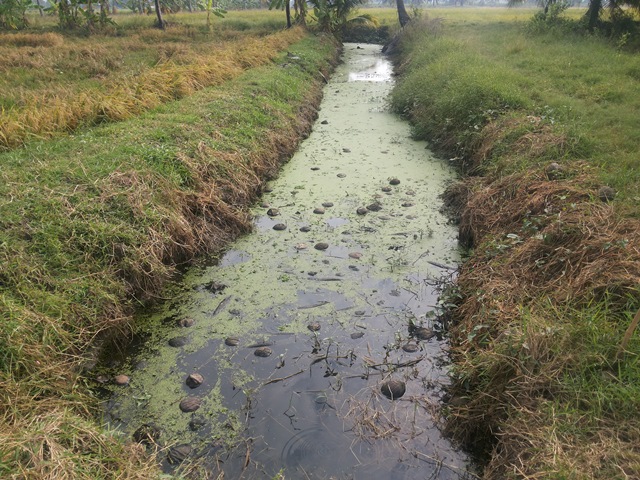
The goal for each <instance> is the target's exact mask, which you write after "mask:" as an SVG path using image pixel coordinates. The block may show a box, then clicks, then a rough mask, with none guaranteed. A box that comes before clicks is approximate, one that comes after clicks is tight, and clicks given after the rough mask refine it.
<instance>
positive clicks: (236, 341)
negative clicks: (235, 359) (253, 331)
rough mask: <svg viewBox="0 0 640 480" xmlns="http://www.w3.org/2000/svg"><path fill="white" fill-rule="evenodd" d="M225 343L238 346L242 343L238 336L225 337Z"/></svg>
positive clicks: (229, 345)
mask: <svg viewBox="0 0 640 480" xmlns="http://www.w3.org/2000/svg"><path fill="white" fill-rule="evenodd" d="M224 344H225V345H227V346H228V347H237V346H238V345H239V344H240V339H239V338H238V337H227V338H225V339H224Z"/></svg>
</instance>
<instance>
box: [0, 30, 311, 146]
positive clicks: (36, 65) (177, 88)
mask: <svg viewBox="0 0 640 480" xmlns="http://www.w3.org/2000/svg"><path fill="white" fill-rule="evenodd" d="M158 32H159V31H158ZM158 32H156V31H145V32H143V33H141V34H138V35H137V36H134V37H133V38H130V39H128V40H127V43H124V44H120V45H116V46H115V47H116V48H119V49H121V50H115V52H114V50H113V48H114V46H113V45H112V46H111V48H107V47H106V46H104V45H100V44H93V43H90V44H87V42H83V41H79V42H77V43H75V44H74V43H73V42H72V40H70V39H66V40H64V41H65V42H66V45H65V46H66V48H64V49H61V48H59V47H60V43H56V42H62V41H63V40H62V37H60V36H59V35H56V34H43V38H42V39H41V42H40V43H36V39H37V37H38V35H36V34H22V37H24V39H23V40H22V43H21V44H20V45H27V46H25V47H22V48H20V49H18V51H15V45H16V43H15V41H17V40H15V39H13V37H17V35H4V36H0V58H2V59H3V60H1V61H0V72H2V71H4V72H5V73H6V74H7V75H8V77H13V76H14V75H21V74H20V73H19V72H21V69H36V70H38V71H40V74H39V75H40V77H39V80H35V79H34V81H37V83H38V84H39V87H38V88H29V89H28V90H25V89H23V88H20V87H19V86H18V88H17V91H16V92H14V93H13V95H12V99H13V106H12V107H11V108H8V109H6V110H4V111H2V113H1V114H0V148H2V147H4V148H12V147H15V146H18V145H21V144H23V143H24V142H25V141H26V140H28V138H30V137H32V136H38V137H42V136H45V137H47V136H51V135H53V134H55V133H59V132H65V131H66V132H68V131H73V130H75V129H76V128H78V127H79V126H80V125H86V124H92V123H97V122H104V121H119V120H124V119H126V118H130V117H132V116H134V115H138V114H140V113H141V112H143V111H145V110H148V109H151V108H154V107H156V106H158V105H160V104H162V103H165V102H168V101H170V100H175V99H180V98H183V97H185V96H188V95H191V94H192V93H193V92H195V91H198V90H200V89H202V88H204V87H208V86H211V85H218V84H220V83H221V82H224V81H226V80H229V79H231V78H234V77H236V76H237V75H239V74H240V73H241V72H242V71H244V70H246V69H248V68H253V67H257V66H260V65H264V64H266V63H268V62H270V61H272V60H273V58H274V57H275V55H277V53H278V52H279V51H281V50H282V49H284V48H286V47H287V46H288V45H290V44H292V43H293V42H296V41H298V40H300V39H301V38H302V36H303V31H302V29H298V28H296V29H291V30H286V31H283V32H280V33H276V34H273V35H269V36H267V37H261V38H246V37H244V38H242V39H240V40H237V41H226V42H225V41H217V42H215V48H213V45H214V43H213V42H208V43H202V42H200V43H199V44H196V46H193V45H191V44H189V43H179V44H176V43H175V42H171V41H169V40H166V39H165V38H163V37H162V35H163V34H164V32H159V33H158ZM170 34H172V33H171V32H170V33H169V34H165V35H170ZM150 35H153V36H154V37H158V36H159V38H155V39H153V41H154V42H156V43H155V44H149V43H148V42H149V41H150V40H149V38H147V37H149V36H150ZM8 37H11V38H10V39H7V38H8ZM27 39H32V42H31V43H26V42H27ZM46 39H49V40H48V41H45V40H46ZM53 39H55V41H53ZM218 40H219V39H218ZM12 41H13V42H14V43H11V42H12ZM32 44H35V45H37V46H31V45H32ZM3 45H4V47H3ZM140 45H154V49H155V55H156V60H155V65H153V66H150V67H148V68H144V67H143V68H142V69H141V70H140V71H139V72H136V71H135V70H133V71H131V70H129V69H127V68H125V67H126V62H130V60H128V59H127V57H126V56H125V53H127V52H129V51H134V52H135V51H136V50H140V49H141V47H140ZM147 48H149V47H147ZM62 65H66V67H64V66H62ZM75 65H78V66H79V68H80V70H81V71H82V72H81V73H83V75H82V76H81V77H82V78H80V80H82V82H79V81H70V80H69V79H65V78H64V77H66V76H67V75H71V76H74V75H77V72H74V70H75V69H76V68H77V67H76V66H75ZM134 68H140V67H139V66H135V67H134ZM67 69H68V72H74V73H68V72H67ZM14 72H18V73H14ZM132 73H133V74H132ZM60 75H62V76H63V78H62V79H63V80H64V81H63V82H58V80H59V78H60ZM20 78H22V77H21V76H18V77H17V79H20ZM87 80H91V82H90V83H89V84H88V85H87V84H86V82H87ZM52 81H53V85H52V83H51V82H52ZM83 82H84V83H83ZM96 83H97V85H96ZM4 87H5V88H7V89H8V91H9V90H11V91H13V87H14V85H10V84H8V83H7V84H5V85H4Z"/></svg>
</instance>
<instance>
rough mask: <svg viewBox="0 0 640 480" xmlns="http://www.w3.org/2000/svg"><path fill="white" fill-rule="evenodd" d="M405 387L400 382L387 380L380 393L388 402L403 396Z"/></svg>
mask: <svg viewBox="0 0 640 480" xmlns="http://www.w3.org/2000/svg"><path fill="white" fill-rule="evenodd" d="M406 390H407V387H406V385H405V383H404V382H403V381H401V380H389V381H388V382H385V383H383V384H382V387H380V391H381V392H382V394H383V395H384V396H385V397H387V398H389V399H390V400H396V399H398V398H400V397H402V396H403V395H404V392H406Z"/></svg>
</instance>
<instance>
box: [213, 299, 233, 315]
mask: <svg viewBox="0 0 640 480" xmlns="http://www.w3.org/2000/svg"><path fill="white" fill-rule="evenodd" d="M229 300H231V295H229V296H228V297H226V298H223V299H222V301H221V302H220V303H219V304H218V306H217V307H216V309H215V310H214V311H213V313H212V314H211V316H212V317H215V316H216V315H217V314H218V312H219V311H220V310H222V308H223V307H224V306H225V305H226V304H227V303H229Z"/></svg>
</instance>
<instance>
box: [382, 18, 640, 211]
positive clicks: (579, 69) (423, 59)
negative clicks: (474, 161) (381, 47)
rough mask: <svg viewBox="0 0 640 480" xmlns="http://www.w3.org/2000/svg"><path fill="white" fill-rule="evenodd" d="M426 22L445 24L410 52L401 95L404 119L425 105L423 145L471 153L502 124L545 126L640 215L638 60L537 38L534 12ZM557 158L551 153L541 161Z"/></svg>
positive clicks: (567, 40) (506, 166)
mask: <svg viewBox="0 0 640 480" xmlns="http://www.w3.org/2000/svg"><path fill="white" fill-rule="evenodd" d="M427 12H428V13H429V16H430V18H431V21H432V22H433V18H434V17H435V16H436V15H439V14H442V16H443V19H444V21H443V22H442V25H441V26H439V27H438V26H437V25H434V26H433V33H431V34H430V35H426V36H425V37H424V39H423V40H421V41H416V42H415V43H412V44H411V45H409V46H407V51H406V52H405V55H407V56H409V57H410V58H411V66H410V67H408V68H409V70H408V71H407V75H406V77H405V78H404V79H403V81H402V82H401V84H400V87H399V88H398V89H397V91H396V92H395V94H394V106H395V108H396V109H397V110H398V111H407V108H408V107H409V106H410V105H412V102H414V101H415V100H418V102H419V103H420V104H421V107H420V108H423V111H420V112H417V111H415V112H409V113H410V114H411V116H412V119H413V120H414V122H415V123H416V125H417V127H416V132H417V134H418V135H421V136H425V137H428V138H430V139H432V140H434V141H435V142H436V143H437V142H438V140H439V139H440V137H443V139H444V137H450V138H449V141H450V142H453V143H454V144H456V145H458V146H459V148H460V153H463V152H464V151H465V150H469V149H472V148H474V147H475V143H474V142H476V141H477V140H478V138H479V137H481V132H480V130H481V129H482V127H483V126H484V125H486V123H487V122H488V121H490V120H492V119H493V118H495V117H496V116H498V115H504V114H507V113H508V114H511V115H514V116H517V117H527V116H531V117H537V118H539V119H540V120H541V121H542V123H543V124H544V125H547V126H549V128H550V129H551V130H552V131H556V132H561V133H562V134H563V135H566V136H567V137H568V143H569V145H568V148H567V149H565V150H563V151H562V152H560V158H562V157H564V158H566V159H567V160H576V159H580V160H588V161H589V162H591V163H592V164H593V165H594V166H595V167H597V168H598V170H599V171H600V178H601V180H602V182H603V183H606V184H610V185H611V186H613V187H615V188H616V189H618V190H619V191H620V192H621V194H622V195H623V196H624V197H625V199H626V201H628V202H629V203H630V204H632V205H634V207H637V206H638V205H640V199H638V197H637V194H636V192H637V191H640V159H639V158H638V156H637V144H638V139H639V135H640V134H639V133H638V132H640V115H638V112H639V111H640V83H638V81H637V80H636V79H635V77H634V75H635V74H636V73H637V72H638V71H640V57H638V55H637V54H636V53H634V52H627V51H623V50H620V49H618V48H616V45H615V44H611V43H608V42H606V41H603V40H602V39H601V38H597V37H595V38H590V37H586V36H580V35H577V34H563V33H561V32H560V33H548V34H538V35H533V34H529V33H528V32H527V29H526V26H527V23H526V21H525V20H526V19H527V18H528V17H529V16H530V15H531V11H528V12H523V11H521V10H515V11H511V10H507V9H504V10H499V9H485V10H477V11H473V10H472V11H471V12H469V11H468V10H466V9H465V10H460V9H454V10H446V11H445V10H443V11H442V12H438V13H435V12H433V13H432V11H431V10H427ZM577 13H578V12H575V13H574V16H575V15H576V14H577ZM467 14H468V15H469V17H467V16H466V15H467ZM433 23H434V22H433ZM427 64H428V65H429V68H428V69H427V68H425V66H426V65H427ZM412 73H413V75H412ZM440 92H443V93H444V95H440ZM443 97H444V98H443ZM517 138H519V137H517ZM517 138H516V139H517ZM505 150H507V151H508V150H509V148H508V147H507V148H506V149H505ZM558 156H559V152H557V151H555V150H553V149H551V150H550V152H549V154H547V155H544V154H543V155H541V156H540V158H539V161H540V162H544V161H550V160H551V159H553V158H558ZM491 162H492V163H493V167H494V168H496V169H500V170H502V171H504V172H505V173H509V172H510V171H513V170H514V169H513V167H512V166H513V165H516V166H517V165H522V164H523V163H522V162H517V161H516V162H514V161H513V159H512V158H509V159H508V160H502V159H501V158H500V156H499V155H496V156H494V157H493V158H492V159H491ZM524 164H525V165H526V162H524ZM485 168H491V166H490V165H488V164H485Z"/></svg>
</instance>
